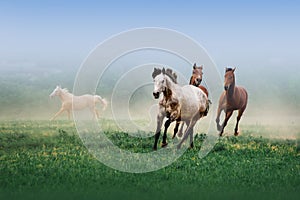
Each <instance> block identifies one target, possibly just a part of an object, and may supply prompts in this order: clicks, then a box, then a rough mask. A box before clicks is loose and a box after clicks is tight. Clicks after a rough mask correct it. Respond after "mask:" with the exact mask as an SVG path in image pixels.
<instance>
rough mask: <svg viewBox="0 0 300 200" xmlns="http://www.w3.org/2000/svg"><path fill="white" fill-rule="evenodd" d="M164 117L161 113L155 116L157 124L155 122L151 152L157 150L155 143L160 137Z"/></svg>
mask: <svg viewBox="0 0 300 200" xmlns="http://www.w3.org/2000/svg"><path fill="white" fill-rule="evenodd" d="M164 117H165V116H164V115H163V114H162V113H159V114H158V115H157V122H156V131H155V136H154V145H153V150H157V142H158V139H159V136H160V129H161V125H162V123H163V119H164Z"/></svg>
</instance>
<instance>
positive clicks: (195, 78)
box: [190, 63, 203, 87]
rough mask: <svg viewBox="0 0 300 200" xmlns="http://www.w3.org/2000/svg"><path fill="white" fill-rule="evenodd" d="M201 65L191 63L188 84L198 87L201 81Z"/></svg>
mask: <svg viewBox="0 0 300 200" xmlns="http://www.w3.org/2000/svg"><path fill="white" fill-rule="evenodd" d="M202 70H203V65H200V66H197V65H196V63H195V64H194V65H193V73H192V77H191V80H190V84H191V85H194V86H196V87H198V86H199V85H200V84H201V82H202V75H203V72H202Z"/></svg>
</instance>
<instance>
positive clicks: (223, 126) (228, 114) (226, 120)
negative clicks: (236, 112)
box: [220, 111, 233, 136]
mask: <svg viewBox="0 0 300 200" xmlns="http://www.w3.org/2000/svg"><path fill="white" fill-rule="evenodd" d="M232 113H233V111H227V112H226V116H225V120H224V122H223V125H222V130H221V132H220V136H222V135H223V132H224V128H225V126H226V125H227V122H228V120H229V119H230V117H231V115H232Z"/></svg>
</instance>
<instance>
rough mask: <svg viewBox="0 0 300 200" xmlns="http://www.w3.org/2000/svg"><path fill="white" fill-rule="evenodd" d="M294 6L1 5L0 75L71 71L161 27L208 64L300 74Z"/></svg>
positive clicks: (174, 3)
mask: <svg viewBox="0 0 300 200" xmlns="http://www.w3.org/2000/svg"><path fill="white" fill-rule="evenodd" d="M299 10H300V3H299V2H297V1H255V0H254V1H247V2H246V1H176V0H175V1H165V0H162V1H153V0H152V1H115V0H113V1H103V2H102V1H63V2H62V1H30V0H29V1H1V2H0V27H1V31H0V67H2V68H3V67H6V66H14V65H24V66H26V65H31V64H32V65H39V66H57V67H65V66H66V67H75V68H78V67H79V65H80V64H81V62H82V61H83V59H84V58H85V57H86V56H87V55H88V53H89V52H90V51H91V50H92V49H93V48H94V47H95V46H96V45H97V44H98V43H100V42H102V41H103V40H105V39H106V38H108V37H110V36H111V35H114V34H117V33H119V32H121V31H125V30H128V29H132V28H139V27H164V28H170V29H174V30H177V31H179V32H182V33H184V34H187V35H188V36H190V37H192V38H194V39H195V40H196V41H197V42H199V43H200V44H202V45H203V46H204V47H205V48H206V49H207V51H208V52H209V54H210V55H211V57H212V58H213V59H214V60H215V62H216V64H217V65H218V66H220V68H223V67H224V66H226V65H237V66H244V67H247V68H250V67H253V66H263V67H273V66H275V67H280V66H290V67H293V68H297V67H298V66H300V61H299V59H298V57H299V53H300V38H299V35H300V26H299V22H300V12H299Z"/></svg>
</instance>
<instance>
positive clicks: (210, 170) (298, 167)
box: [0, 121, 300, 199]
mask: <svg viewBox="0 0 300 200" xmlns="http://www.w3.org/2000/svg"><path fill="white" fill-rule="evenodd" d="M107 123H109V122H107ZM247 133H249V135H244V136H239V137H224V138H222V139H220V140H219V141H218V143H217V144H216V145H215V147H214V149H213V150H212V151H211V152H210V153H209V154H208V156H206V157H205V158H203V159H200V158H199V157H198V151H199V149H200V148H201V143H202V141H203V139H204V138H205V136H204V135H201V136H198V137H196V139H195V148H194V149H193V150H187V151H186V152H185V153H184V154H183V156H182V157H180V158H179V159H178V160H177V161H175V162H174V163H173V164H172V165H170V166H168V167H166V168H163V169H161V170H158V171H154V172H149V173H144V174H131V173H125V172H120V171H116V170H114V169H111V168H109V167H107V166H105V165H103V164H102V163H100V162H99V161H97V160H96V159H95V158H94V157H93V156H92V155H90V154H89V153H88V151H87V149H86V148H85V147H84V146H83V144H82V142H81V140H80V139H79V137H78V136H77V133H76V129H75V127H74V125H73V123H72V122H69V121H56V122H48V121H3V122H0V199H4V198H5V199H7V198H9V199H26V198H28V199H34V198H35V199H45V198H49V199H53V198H70V199H90V198H95V197H97V198H98V199H99V198H100V199H183V198H189V199H214V198H215V199H224V198H225V199H226V198H228V199H237V198H238V199H241V198H243V199H245V198H246V197H248V198H249V199H253V198H259V199H287V198H289V199H298V198H297V196H299V195H300V154H299V147H297V145H296V141H294V140H270V139H266V138H262V137H253V136H250V133H251V130H248V131H247ZM106 134H107V136H108V137H109V138H110V139H111V140H112V141H113V142H114V144H116V145H118V146H119V147H120V148H124V149H128V150H130V151H133V152H150V151H152V150H151V147H152V144H153V138H147V139H138V138H131V137H129V136H128V134H127V133H124V132H121V131H116V130H114V129H113V128H112V129H111V130H108V131H106Z"/></svg>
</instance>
